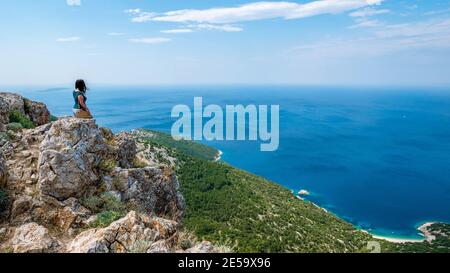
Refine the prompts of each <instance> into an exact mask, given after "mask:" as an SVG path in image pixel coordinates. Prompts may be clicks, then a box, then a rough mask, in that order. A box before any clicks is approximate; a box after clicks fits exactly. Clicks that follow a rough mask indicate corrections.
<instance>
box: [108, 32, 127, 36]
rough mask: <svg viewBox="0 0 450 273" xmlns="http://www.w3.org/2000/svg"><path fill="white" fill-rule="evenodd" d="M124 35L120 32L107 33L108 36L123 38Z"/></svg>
mask: <svg viewBox="0 0 450 273" xmlns="http://www.w3.org/2000/svg"><path fill="white" fill-rule="evenodd" d="M123 35H125V34H124V33H121V32H110V33H108V36H123Z"/></svg>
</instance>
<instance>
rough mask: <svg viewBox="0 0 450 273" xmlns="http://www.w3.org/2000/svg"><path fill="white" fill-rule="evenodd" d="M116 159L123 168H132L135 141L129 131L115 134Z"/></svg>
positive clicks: (135, 151) (135, 147) (135, 150)
mask: <svg viewBox="0 0 450 273" xmlns="http://www.w3.org/2000/svg"><path fill="white" fill-rule="evenodd" d="M116 146H117V161H118V162H119V166H120V167H121V168H124V169H129V168H133V165H134V159H135V158H136V154H137V146H136V142H135V141H134V139H133V136H132V135H131V134H130V133H125V132H123V133H120V134H118V135H117V136H116Z"/></svg>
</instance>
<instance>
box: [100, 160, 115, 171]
mask: <svg viewBox="0 0 450 273" xmlns="http://www.w3.org/2000/svg"><path fill="white" fill-rule="evenodd" d="M116 166H117V162H116V161H115V160H113V159H110V160H104V161H102V162H101V163H100V169H101V170H102V171H105V172H112V171H113V170H114V169H115V168H116Z"/></svg>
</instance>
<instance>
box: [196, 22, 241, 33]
mask: <svg viewBox="0 0 450 273" xmlns="http://www.w3.org/2000/svg"><path fill="white" fill-rule="evenodd" d="M192 27H195V28H198V29H203V30H218V31H224V32H240V31H243V30H244V29H243V28H241V27H236V26H232V25H213V24H198V25H192Z"/></svg>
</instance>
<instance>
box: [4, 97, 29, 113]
mask: <svg viewBox="0 0 450 273" xmlns="http://www.w3.org/2000/svg"><path fill="white" fill-rule="evenodd" d="M0 98H3V100H4V101H5V102H6V104H7V105H8V112H9V111H12V110H16V111H18V112H20V113H22V114H25V104H24V101H23V97H22V96H21V95H18V94H14V93H6V92H2V93H0Z"/></svg>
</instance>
